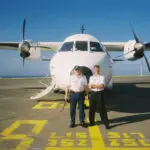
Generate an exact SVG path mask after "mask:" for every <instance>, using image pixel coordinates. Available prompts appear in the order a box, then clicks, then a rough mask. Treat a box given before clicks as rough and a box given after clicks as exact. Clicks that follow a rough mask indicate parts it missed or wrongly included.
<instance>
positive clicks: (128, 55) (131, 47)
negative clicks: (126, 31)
mask: <svg viewBox="0 0 150 150" xmlns="http://www.w3.org/2000/svg"><path fill="white" fill-rule="evenodd" d="M135 44H136V41H135V40H130V41H128V42H127V43H126V44H125V45H124V52H123V53H124V57H125V58H126V59H127V60H136V59H137V58H136V57H135V51H132V50H134V49H135ZM130 51H132V52H130ZM128 52H130V53H128Z"/></svg>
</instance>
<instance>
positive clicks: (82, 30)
mask: <svg viewBox="0 0 150 150" xmlns="http://www.w3.org/2000/svg"><path fill="white" fill-rule="evenodd" d="M85 30H86V29H85V28H84V24H82V27H81V33H82V34H84V31H85Z"/></svg>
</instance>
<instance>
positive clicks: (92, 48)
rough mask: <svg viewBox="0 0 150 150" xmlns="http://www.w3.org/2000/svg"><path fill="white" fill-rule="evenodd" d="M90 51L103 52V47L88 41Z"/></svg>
mask: <svg viewBox="0 0 150 150" xmlns="http://www.w3.org/2000/svg"><path fill="white" fill-rule="evenodd" d="M90 51H92V52H103V48H102V47H101V46H100V44H99V43H97V42H90Z"/></svg>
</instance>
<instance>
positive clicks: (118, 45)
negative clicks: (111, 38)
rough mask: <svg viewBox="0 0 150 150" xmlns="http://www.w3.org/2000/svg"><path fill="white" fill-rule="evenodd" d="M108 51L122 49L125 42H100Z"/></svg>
mask: <svg viewBox="0 0 150 150" xmlns="http://www.w3.org/2000/svg"><path fill="white" fill-rule="evenodd" d="M102 44H103V45H104V46H105V47H106V49H107V50H108V51H123V50H124V45H125V44H126V42H102Z"/></svg>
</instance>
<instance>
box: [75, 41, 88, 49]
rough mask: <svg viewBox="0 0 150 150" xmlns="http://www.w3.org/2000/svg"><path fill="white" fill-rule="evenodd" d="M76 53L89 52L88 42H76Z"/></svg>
mask: <svg viewBox="0 0 150 150" xmlns="http://www.w3.org/2000/svg"><path fill="white" fill-rule="evenodd" d="M75 48H76V51H87V50H88V44H87V41H86V42H85V41H76V46H75Z"/></svg>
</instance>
